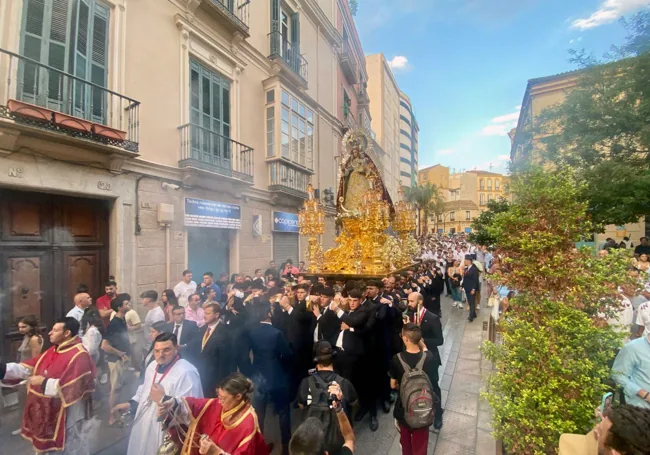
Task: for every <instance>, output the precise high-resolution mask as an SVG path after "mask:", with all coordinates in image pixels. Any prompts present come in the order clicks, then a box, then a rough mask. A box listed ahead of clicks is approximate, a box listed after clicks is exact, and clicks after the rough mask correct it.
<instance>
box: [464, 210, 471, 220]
mask: <svg viewBox="0 0 650 455" xmlns="http://www.w3.org/2000/svg"><path fill="white" fill-rule="evenodd" d="M465 219H466V220H469V219H471V217H470V213H469V210H466V211H465Z"/></svg>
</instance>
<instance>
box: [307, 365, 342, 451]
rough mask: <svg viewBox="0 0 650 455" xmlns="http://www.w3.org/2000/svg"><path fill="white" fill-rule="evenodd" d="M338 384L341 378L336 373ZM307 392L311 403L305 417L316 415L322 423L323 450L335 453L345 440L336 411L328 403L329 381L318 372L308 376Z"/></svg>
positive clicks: (340, 382)
mask: <svg viewBox="0 0 650 455" xmlns="http://www.w3.org/2000/svg"><path fill="white" fill-rule="evenodd" d="M334 380H335V381H336V382H337V384H338V385H339V386H340V385H341V384H342V382H343V378H342V377H341V376H339V375H336V377H335V379H334ZM308 382H309V393H310V395H311V404H310V405H309V407H308V408H307V418H309V417H316V418H317V419H318V420H320V421H321V422H322V423H323V428H324V429H325V450H327V452H328V453H330V454H337V453H339V452H340V451H341V447H343V444H344V443H345V441H344V440H343V435H342V434H341V429H340V428H339V422H338V417H337V416H336V411H335V410H334V409H332V408H330V405H329V392H328V391H327V389H328V388H329V383H327V382H325V381H324V380H323V378H321V377H320V375H319V374H318V373H316V374H313V375H311V376H309V379H308Z"/></svg>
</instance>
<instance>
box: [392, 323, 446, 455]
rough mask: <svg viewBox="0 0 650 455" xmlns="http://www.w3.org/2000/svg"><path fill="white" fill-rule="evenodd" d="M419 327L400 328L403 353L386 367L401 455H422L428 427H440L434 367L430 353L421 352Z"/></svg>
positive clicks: (427, 437)
mask: <svg viewBox="0 0 650 455" xmlns="http://www.w3.org/2000/svg"><path fill="white" fill-rule="evenodd" d="M421 339H422V332H421V330H420V327H419V326H418V325H416V324H411V323H408V324H405V325H404V328H403V329H402V341H404V345H405V347H406V349H405V351H404V352H401V353H399V354H396V355H395V356H394V357H393V359H392V360H391V364H390V370H389V375H390V378H391V379H390V385H391V388H393V389H396V390H399V398H398V399H397V401H396V402H395V409H394V411H393V417H395V420H396V421H397V423H398V424H399V431H400V443H401V445H402V454H403V455H426V454H427V446H428V445H429V427H430V426H431V425H432V424H433V427H434V428H435V429H436V430H440V428H442V413H443V410H442V407H441V406H440V397H439V396H437V395H436V394H435V393H434V391H433V384H437V382H438V365H437V364H436V362H435V360H434V357H433V354H431V352H429V351H421V350H420V347H419V343H420V340H421Z"/></svg>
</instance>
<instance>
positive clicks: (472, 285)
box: [462, 254, 480, 322]
mask: <svg viewBox="0 0 650 455" xmlns="http://www.w3.org/2000/svg"><path fill="white" fill-rule="evenodd" d="M473 259H474V258H473V256H472V255H471V254H466V255H465V274H464V275H463V283H462V286H463V289H464V290H465V295H466V296H467V304H468V305H469V317H468V318H467V320H468V321H469V322H472V321H473V320H474V319H476V297H477V295H478V293H479V291H480V282H479V271H478V268H477V267H476V265H475V264H474V262H473Z"/></svg>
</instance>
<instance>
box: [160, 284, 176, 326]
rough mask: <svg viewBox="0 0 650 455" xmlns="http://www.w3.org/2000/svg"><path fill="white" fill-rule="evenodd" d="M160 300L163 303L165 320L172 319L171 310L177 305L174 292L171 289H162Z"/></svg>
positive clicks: (169, 320)
mask: <svg viewBox="0 0 650 455" xmlns="http://www.w3.org/2000/svg"><path fill="white" fill-rule="evenodd" d="M160 301H161V302H162V304H163V311H164V312H165V320H166V321H167V322H171V321H172V319H173V318H172V311H173V310H174V307H175V306H178V299H177V298H176V294H175V293H174V291H173V290H172V289H165V290H164V291H162V294H161V296H160Z"/></svg>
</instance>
